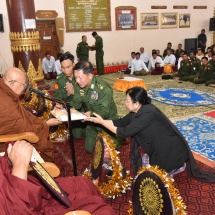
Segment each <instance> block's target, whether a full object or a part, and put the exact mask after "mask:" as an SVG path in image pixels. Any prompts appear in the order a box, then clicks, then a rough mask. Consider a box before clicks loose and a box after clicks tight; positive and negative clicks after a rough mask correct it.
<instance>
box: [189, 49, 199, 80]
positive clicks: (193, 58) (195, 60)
mask: <svg viewBox="0 0 215 215" xmlns="http://www.w3.org/2000/svg"><path fill="white" fill-rule="evenodd" d="M190 60H191V61H192V70H191V74H190V76H189V78H188V81H193V80H194V78H196V76H197V74H198V72H199V69H200V66H201V60H199V58H197V57H196V55H195V53H194V52H193V51H191V52H190Z"/></svg>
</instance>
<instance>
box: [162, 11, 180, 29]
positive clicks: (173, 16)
mask: <svg viewBox="0 0 215 215" xmlns="http://www.w3.org/2000/svg"><path fill="white" fill-rule="evenodd" d="M160 27H161V28H178V13H177V12H164V13H161V14H160Z"/></svg>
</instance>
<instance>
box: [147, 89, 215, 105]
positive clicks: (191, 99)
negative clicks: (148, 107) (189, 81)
mask: <svg viewBox="0 0 215 215" xmlns="http://www.w3.org/2000/svg"><path fill="white" fill-rule="evenodd" d="M148 95H149V97H151V99H153V100H155V101H158V102H161V103H165V104H168V105H174V106H208V105H213V104H215V95H214V94H212V93H208V92H203V91H199V90H195V89H185V88H157V89H151V90H148Z"/></svg>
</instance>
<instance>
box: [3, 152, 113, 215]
mask: <svg viewBox="0 0 215 215" xmlns="http://www.w3.org/2000/svg"><path fill="white" fill-rule="evenodd" d="M11 169H12V168H11V167H10V165H9V163H8V159H7V157H6V156H4V157H0V214H1V215H6V214H7V215H14V214H17V215H27V214H28V215H32V214H34V215H35V214H40V215H63V214H65V213H67V212H69V211H74V210H85V211H88V212H89V213H91V214H92V215H115V212H114V211H113V209H112V208H111V207H110V206H109V205H108V204H107V203H105V201H104V199H103V198H102V196H101V194H100V193H99V191H98V190H97V188H96V187H95V185H94V184H93V183H92V182H91V181H90V180H89V179H87V178H85V177H83V176H73V177H67V178H58V179H56V181H57V182H58V183H59V185H60V186H61V188H62V189H63V190H65V191H66V192H67V193H68V194H69V196H68V198H69V200H70V202H71V203H72V206H71V207H70V208H67V207H65V206H63V205H61V204H60V203H59V202H58V201H56V200H55V199H54V198H53V197H52V196H51V195H50V193H48V191H47V190H46V189H45V188H44V187H43V186H42V185H41V183H40V182H39V181H38V180H37V179H36V178H34V177H33V176H29V177H28V181H26V180H23V179H20V178H18V177H16V176H13V175H11Z"/></svg>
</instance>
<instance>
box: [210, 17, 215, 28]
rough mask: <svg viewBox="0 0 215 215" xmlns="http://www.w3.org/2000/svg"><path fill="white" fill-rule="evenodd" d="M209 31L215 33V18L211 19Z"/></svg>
mask: <svg viewBox="0 0 215 215" xmlns="http://www.w3.org/2000/svg"><path fill="white" fill-rule="evenodd" d="M209 31H215V18H210V26H209Z"/></svg>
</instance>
